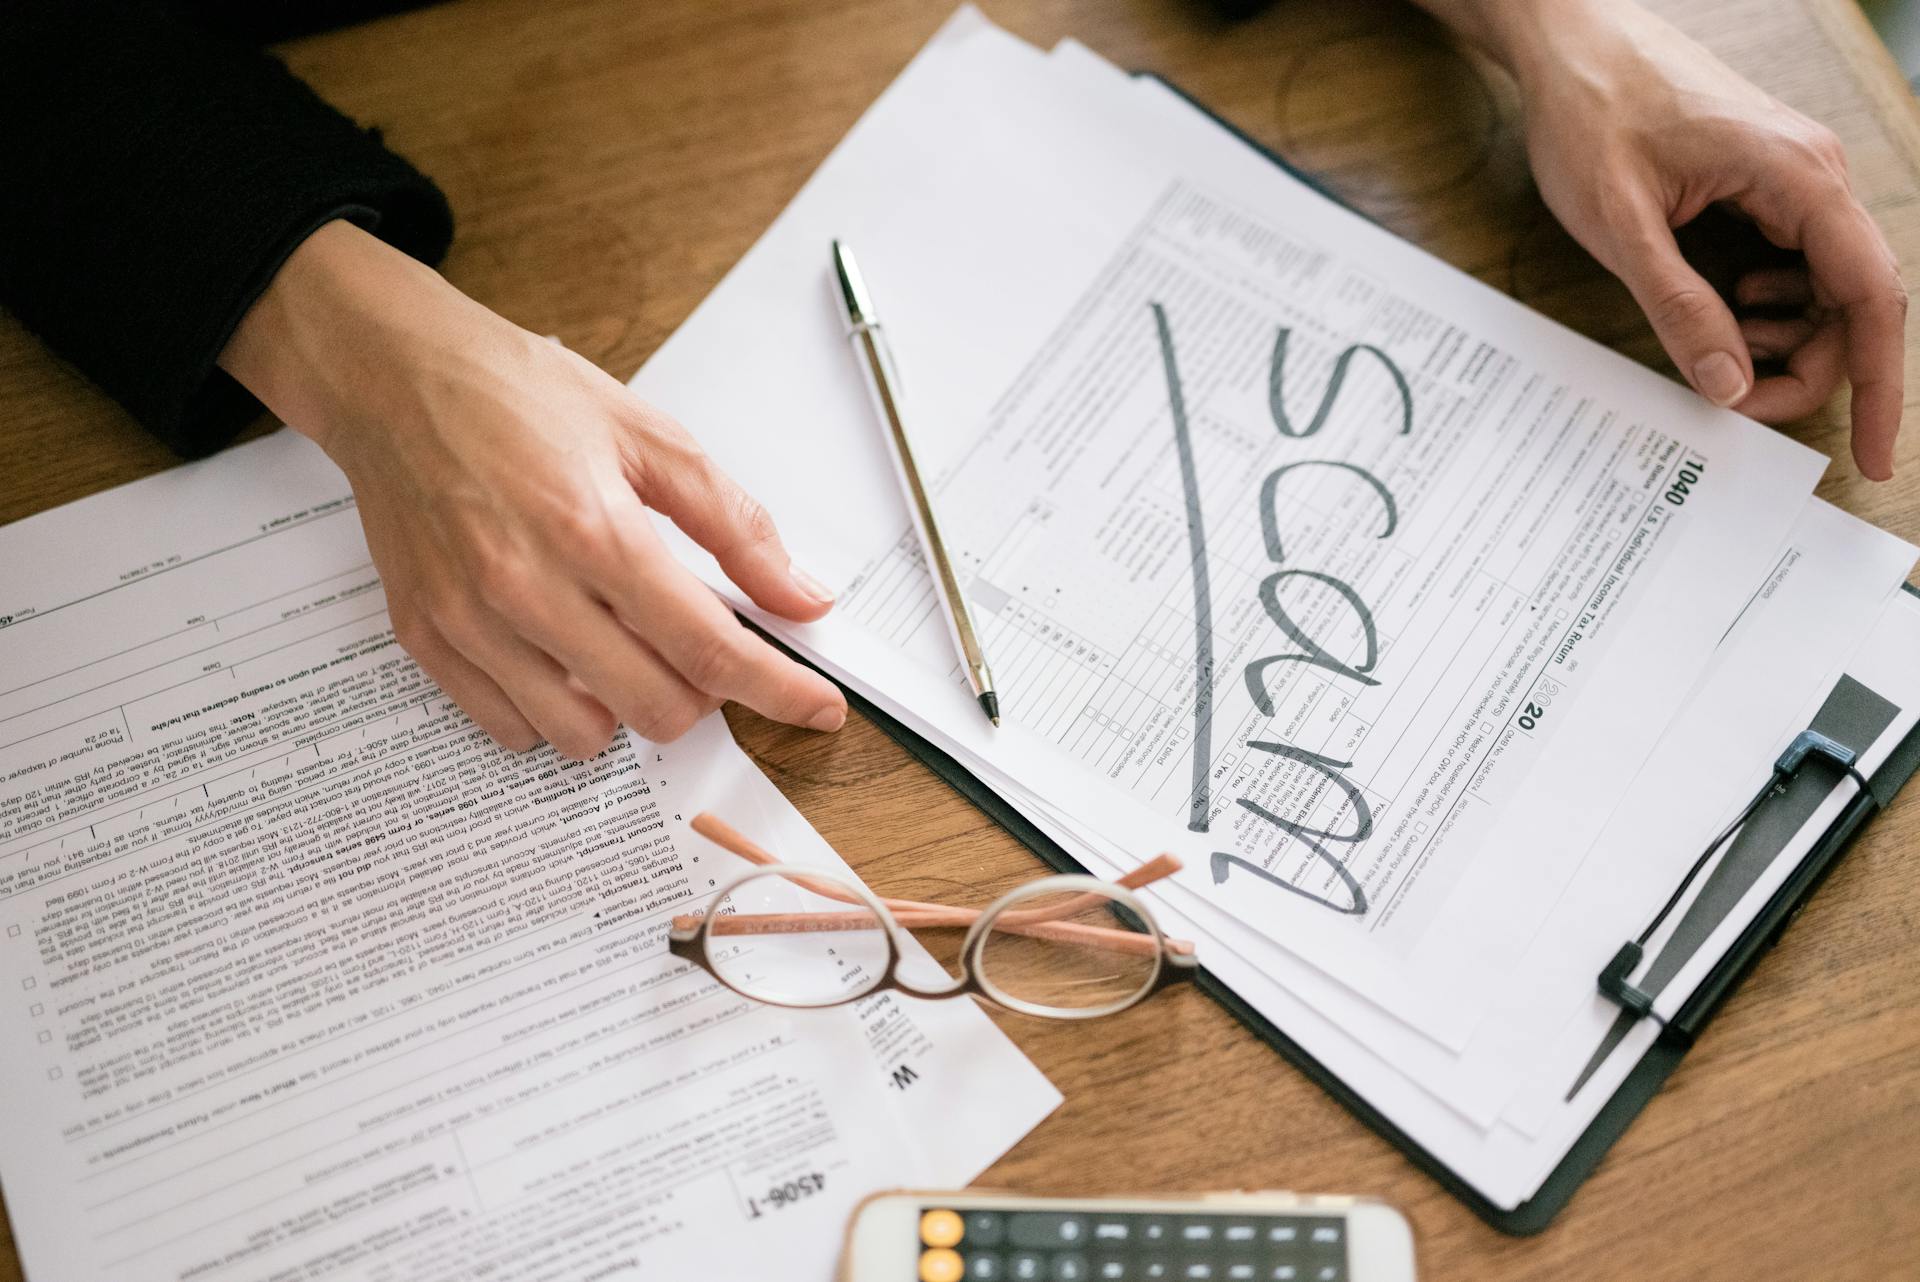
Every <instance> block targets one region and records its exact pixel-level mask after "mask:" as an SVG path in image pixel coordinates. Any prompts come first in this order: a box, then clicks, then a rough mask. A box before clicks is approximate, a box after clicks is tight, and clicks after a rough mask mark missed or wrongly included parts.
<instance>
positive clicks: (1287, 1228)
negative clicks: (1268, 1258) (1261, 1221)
mask: <svg viewBox="0 0 1920 1282" xmlns="http://www.w3.org/2000/svg"><path fill="white" fill-rule="evenodd" d="M1299 1240H1300V1226H1299V1225H1297V1224H1269V1225H1268V1226H1267V1241H1269V1242H1272V1243H1275V1244H1276V1245H1279V1246H1292V1245H1293V1244H1294V1243H1296V1242H1298V1241H1299Z"/></svg>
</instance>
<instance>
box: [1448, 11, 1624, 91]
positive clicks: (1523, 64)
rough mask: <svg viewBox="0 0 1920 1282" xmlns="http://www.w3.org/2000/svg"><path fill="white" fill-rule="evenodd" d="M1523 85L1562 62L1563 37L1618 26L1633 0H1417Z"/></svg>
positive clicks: (1587, 34) (1580, 36) (1580, 37)
mask: <svg viewBox="0 0 1920 1282" xmlns="http://www.w3.org/2000/svg"><path fill="white" fill-rule="evenodd" d="M1418 2H1419V3H1420V4H1422V6H1423V7H1425V8H1426V9H1427V10H1429V11H1430V12H1432V13H1433V15H1434V16H1435V17H1437V18H1439V19H1440V20H1441V21H1443V22H1445V23H1446V24H1447V25H1448V26H1450V27H1452V28H1453V30H1454V31H1455V32H1456V33H1457V34H1458V35H1459V36H1460V37H1461V38H1462V39H1464V40H1466V41H1467V43H1469V44H1471V45H1473V46H1474V47H1475V48H1477V49H1478V50H1479V51H1480V52H1481V53H1484V54H1485V55H1486V56H1487V57H1489V58H1491V59H1492V60H1493V61H1494V62H1496V63H1498V64H1499V65H1500V66H1501V67H1502V68H1503V69H1504V70H1505V71H1506V72H1507V73H1508V74H1509V75H1511V76H1512V77H1513V78H1514V79H1515V80H1516V81H1517V82H1519V84H1520V86H1521V88H1522V89H1523V90H1524V89H1526V88H1528V87H1529V86H1530V85H1531V84H1533V83H1536V82H1538V81H1539V80H1540V78H1541V77H1542V76H1543V75H1551V74H1553V69H1554V68H1555V67H1556V66H1558V65H1560V64H1561V63H1563V62H1564V56H1563V54H1562V53H1561V52H1560V51H1561V50H1563V49H1565V48H1566V43H1565V42H1566V41H1568V40H1573V41H1575V42H1577V43H1584V42H1585V41H1587V40H1588V39H1590V38H1591V36H1592V34H1593V33H1594V32H1595V31H1596V30H1599V29H1601V28H1604V27H1609V26H1618V25H1619V23H1620V21H1621V20H1622V19H1623V17H1625V16H1626V15H1625V14H1624V13H1623V12H1622V11H1625V10H1634V9H1637V8H1638V6H1637V5H1635V4H1634V3H1633V0H1418Z"/></svg>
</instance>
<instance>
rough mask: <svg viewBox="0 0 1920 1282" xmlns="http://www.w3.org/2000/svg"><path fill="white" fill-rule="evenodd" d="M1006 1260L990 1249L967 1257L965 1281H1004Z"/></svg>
mask: <svg viewBox="0 0 1920 1282" xmlns="http://www.w3.org/2000/svg"><path fill="white" fill-rule="evenodd" d="M1006 1277H1007V1262H1006V1260H1005V1259H1004V1258H1003V1257H1001V1256H998V1255H995V1254H993V1253H992V1252H991V1251H989V1252H987V1253H986V1254H984V1255H969V1256H968V1257H967V1282H1006Z"/></svg>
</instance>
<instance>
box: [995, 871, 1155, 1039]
mask: <svg viewBox="0 0 1920 1282" xmlns="http://www.w3.org/2000/svg"><path fill="white" fill-rule="evenodd" d="M1121 903H1122V901H1121V900H1120V899H1119V897H1118V896H1117V895H1115V894H1111V893H1108V892H1101V891H1095V892H1086V891H1078V890H1074V891H1060V890H1052V889H1045V888H1035V889H1033V890H1031V891H1029V892H1026V893H1023V894H1021V895H1019V896H1017V897H1016V898H1014V899H1013V900H1011V901H1009V902H1008V904H1007V906H1006V907H1005V908H1003V909H1002V910H1000V911H999V912H997V913H996V914H995V915H994V917H993V919H992V920H991V921H990V922H989V923H988V926H987V928H986V934H985V938H984V942H983V943H982V945H981V948H980V951H979V953H978V963H977V964H978V966H979V968H980V978H981V981H982V982H983V984H985V985H986V986H987V988H988V989H989V991H990V992H992V993H993V994H994V995H995V996H1001V997H1010V998H1013V999H1014V1000H1015V1001H1020V1002H1026V1003H1030V1004H1031V1005H1034V1006H1038V1007H1043V1008H1045V1009H1046V1010H1047V1011H1050V1012H1057V1013H1059V1014H1063V1015H1087V1014H1094V1013H1099V1012H1102V1011H1107V1010H1115V1009H1119V1008H1120V1007H1123V1006H1126V1005H1128V1004H1130V1003H1132V1002H1134V1001H1137V1000H1138V999H1139V998H1140V997H1141V996H1142V995H1144V994H1145V993H1146V992H1147V990H1148V989H1150V988H1151V987H1152V986H1153V982H1154V979H1155V978H1156V977H1157V976H1158V974H1159V970H1160V945H1159V941H1158V939H1157V938H1156V937H1155V936H1154V935H1152V934H1150V933H1146V932H1144V931H1142V930H1140V929H1138V927H1139V925H1140V922H1139V919H1138V918H1136V917H1134V916H1132V914H1131V913H1127V914H1125V916H1124V918H1123V916H1122V915H1120V914H1116V913H1115V911H1114V909H1115V908H1116V906H1119V905H1120V904H1121ZM1129 923H1132V925H1129ZM1067 925H1071V926H1078V927H1091V928H1092V930H1091V931H1074V930H1062V929H1060V927H1061V926H1067Z"/></svg>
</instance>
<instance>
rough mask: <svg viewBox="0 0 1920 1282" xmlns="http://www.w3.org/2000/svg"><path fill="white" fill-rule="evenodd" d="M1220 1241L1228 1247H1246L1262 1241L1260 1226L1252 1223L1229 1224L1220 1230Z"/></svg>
mask: <svg viewBox="0 0 1920 1282" xmlns="http://www.w3.org/2000/svg"><path fill="white" fill-rule="evenodd" d="M1220 1240H1221V1241H1222V1242H1225V1243H1226V1244H1227V1245H1228V1246H1246V1245H1251V1244H1252V1243H1254V1242H1258V1241H1259V1240H1260V1226H1259V1225H1258V1224H1253V1223H1250V1222H1244V1221H1243V1222H1240V1223H1233V1222H1229V1223H1227V1224H1225V1225H1223V1226H1221V1229H1220Z"/></svg>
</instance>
